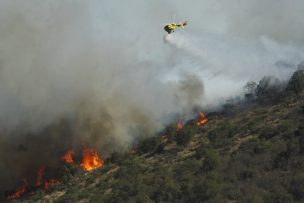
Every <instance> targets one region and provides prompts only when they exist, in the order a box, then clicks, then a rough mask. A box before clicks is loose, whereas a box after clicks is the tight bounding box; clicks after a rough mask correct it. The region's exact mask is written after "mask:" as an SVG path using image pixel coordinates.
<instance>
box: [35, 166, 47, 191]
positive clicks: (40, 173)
mask: <svg viewBox="0 0 304 203" xmlns="http://www.w3.org/2000/svg"><path fill="white" fill-rule="evenodd" d="M44 173H45V166H42V167H40V168H39V169H38V172H37V178H36V186H37V187H38V186H40V185H42V182H43V176H44Z"/></svg>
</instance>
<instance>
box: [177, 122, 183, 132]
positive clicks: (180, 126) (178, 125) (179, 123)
mask: <svg viewBox="0 0 304 203" xmlns="http://www.w3.org/2000/svg"><path fill="white" fill-rule="evenodd" d="M182 128H183V122H182V121H181V120H180V121H178V123H177V128H176V131H179V130H181V129H182Z"/></svg>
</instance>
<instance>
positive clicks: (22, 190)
mask: <svg viewBox="0 0 304 203" xmlns="http://www.w3.org/2000/svg"><path fill="white" fill-rule="evenodd" d="M27 185H28V180H27V178H23V179H22V184H21V186H20V188H19V189H18V190H17V192H15V193H14V194H12V195H10V196H8V197H7V199H8V200H13V199H17V198H19V197H20V196H21V195H23V194H24V193H25V192H26V187H27Z"/></svg>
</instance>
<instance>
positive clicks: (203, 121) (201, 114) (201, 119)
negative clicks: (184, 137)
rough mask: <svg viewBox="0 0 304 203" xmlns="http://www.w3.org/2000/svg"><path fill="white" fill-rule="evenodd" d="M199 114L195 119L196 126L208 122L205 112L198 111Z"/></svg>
mask: <svg viewBox="0 0 304 203" xmlns="http://www.w3.org/2000/svg"><path fill="white" fill-rule="evenodd" d="M199 116H200V119H199V120H198V121H197V125H198V126H200V125H203V124H205V123H207V122H208V118H207V116H206V114H204V113H202V112H200V113H199Z"/></svg>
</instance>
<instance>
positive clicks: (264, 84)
mask: <svg viewBox="0 0 304 203" xmlns="http://www.w3.org/2000/svg"><path fill="white" fill-rule="evenodd" d="M282 89H283V86H282V84H281V82H280V80H279V79H278V78H275V77H272V76H265V77H263V78H262V79H261V80H260V82H259V84H258V86H257V90H256V95H257V97H258V98H260V99H261V98H271V97H273V96H275V95H277V94H278V93H279V92H281V91H282Z"/></svg>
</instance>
